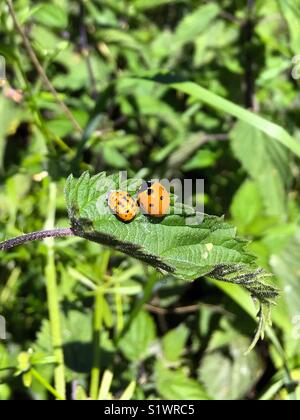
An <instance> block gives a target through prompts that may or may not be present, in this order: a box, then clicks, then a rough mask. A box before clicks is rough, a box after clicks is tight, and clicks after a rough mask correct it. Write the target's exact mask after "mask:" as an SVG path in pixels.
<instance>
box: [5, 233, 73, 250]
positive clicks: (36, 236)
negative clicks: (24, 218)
mask: <svg viewBox="0 0 300 420" xmlns="http://www.w3.org/2000/svg"><path fill="white" fill-rule="evenodd" d="M66 236H74V232H73V231H72V229H71V228H64V229H51V230H41V231H39V232H32V233H27V234H26V235H21V236H18V237H16V238H12V239H8V240H7V241H4V242H0V251H7V250H8V249H11V248H14V247H16V246H19V245H22V244H25V243H27V242H32V241H37V240H41V239H46V238H63V237H66Z"/></svg>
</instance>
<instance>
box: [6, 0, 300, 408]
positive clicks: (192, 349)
mask: <svg viewBox="0 0 300 420" xmlns="http://www.w3.org/2000/svg"><path fill="white" fill-rule="evenodd" d="M13 5H14V6H13V7H14V9H15V13H16V19H17V22H18V25H20V27H21V30H22V31H23V32H22V33H23V35H24V36H25V39H26V40H27V42H28V43H29V44H30V45H31V47H32V49H33V51H34V52H35V54H36V56H37V57H38V60H39V62H40V63H41V65H42V69H43V71H44V72H45V73H46V74H47V76H48V78H49V81H50V83H51V85H52V86H53V87H54V88H55V89H56V90H57V92H59V94H58V97H55V95H53V92H50V91H49V86H48V85H47V84H45V80H44V77H43V72H38V71H37V69H36V66H34V65H33V63H32V57H30V55H29V54H28V46H27V49H26V48H25V46H24V38H22V36H21V34H20V31H18V28H17V27H16V25H15V23H14V22H13V19H12V16H11V14H10V12H9V9H8V6H7V2H6V1H4V0H1V3H0V39H1V43H0V54H1V55H2V56H4V57H5V59H6V77H7V82H6V84H5V85H4V86H3V87H2V90H1V91H0V182H1V185H0V227H1V229H0V239H1V240H4V239H7V238H10V237H13V236H17V235H20V234H21V233H23V232H31V231H36V230H40V229H43V228H45V227H47V228H51V227H53V226H58V227H59V226H63V227H65V226H68V225H69V222H68V219H67V213H66V206H65V201H64V195H63V188H64V185H65V181H66V177H67V176H68V175H69V174H70V173H73V174H74V175H76V176H78V175H80V174H81V173H82V172H83V171H85V170H89V171H90V172H91V173H93V174H95V173H98V172H100V171H104V170H106V171H108V172H109V173H114V172H116V171H118V170H127V171H128V174H129V176H130V177H142V178H145V179H151V178H153V177H158V178H159V177H165V176H168V177H179V178H192V179H196V178H204V179H205V195H204V197H203V199H204V202H205V210H206V213H209V214H215V215H219V216H221V215H223V214H225V216H226V220H227V221H231V222H232V224H233V225H235V226H237V229H238V233H239V235H240V236H242V237H244V238H245V239H249V240H250V241H251V244H250V250H251V251H252V252H253V253H254V255H255V256H256V257H257V258H258V262H259V265H260V266H262V267H264V268H265V269H266V270H268V271H270V272H272V273H273V274H274V275H275V277H274V280H272V281H274V283H275V284H276V285H277V286H278V287H280V288H281V290H282V294H281V297H280V299H279V300H278V302H277V306H276V307H275V308H274V310H273V315H272V317H273V330H272V331H271V330H269V331H268V334H267V337H266V339H265V340H264V341H262V342H260V343H259V345H258V347H257V348H256V349H255V351H253V352H252V353H250V355H248V356H245V355H244V352H245V350H246V349H247V347H248V346H249V344H250V342H251V340H252V337H253V330H254V329H255V319H254V317H253V310H254V305H253V304H252V302H251V299H250V298H249V296H248V295H247V294H246V292H244V291H243V290H242V289H241V288H239V287H238V286H233V285H230V284H226V283H217V282H214V281H210V280H209V279H206V278H201V279H199V280H197V281H194V282H192V283H190V282H183V281H182V280H177V279H175V278H174V277H172V276H171V275H167V276H164V277H163V278H162V277H158V276H157V274H156V272H155V271H154V270H153V269H152V268H149V267H145V266H144V265H143V264H142V263H140V262H138V261H136V260H134V259H132V258H129V257H125V256H124V255H123V254H120V253H118V252H116V251H112V250H107V249H105V248H104V247H100V246H99V245H97V244H93V243H90V242H87V241H83V240H81V239H79V238H66V239H61V240H56V241H55V242H54V241H53V240H47V241H44V242H39V243H34V244H30V245H27V246H22V247H19V248H15V249H14V250H12V251H10V252H7V253H4V252H3V253H1V260H0V267H1V271H0V314H1V315H3V316H5V318H6V321H7V330H8V337H7V340H6V341H1V342H0V399H1V400H9V399H14V400H16V399H43V400H44V399H53V398H61V397H62V398H64V397H65V395H64V394H65V390H66V396H67V398H68V399H71V398H73V399H75V398H76V399H86V398H87V396H91V397H92V398H98V396H99V398H100V399H109V398H112V397H114V398H118V399H119V398H123V399H130V398H134V399H151V398H152V399H170V400H172V399H231V400H237V399H251V400H253V399H254V400H257V399H265V400H272V399H296V398H299V397H300V389H299V386H298V384H299V379H300V262H299V261H300V260H299V246H300V206H299V204H300V201H299V185H300V171H299V156H300V153H299V148H300V140H299V138H300V123H299V116H300V115H299V100H300V96H299V88H300V84H299V81H298V79H297V67H299V64H298V59H297V54H298V53H300V51H299V45H300V2H299V0H256V1H254V0H253V1H251V0H249V1H248V2H247V1H246V0H244V1H242V0H221V1H195V0H151V1H150V0H131V1H130V0H101V1H100V0H94V1H89V0H85V1H84V0H82V1H72V0H51V1H40V0H39V1H29V0H14V2H13ZM298 58H299V57H298ZM299 62H300V60H299ZM158 73H172V74H173V75H175V76H176V77H180V78H181V80H185V81H190V82H194V83H195V84H197V85H200V86H202V87H203V88H205V89H207V90H208V91H209V92H212V93H214V94H216V95H218V96H217V97H216V98H217V99H218V98H219V97H223V98H226V99H227V100H229V101H230V102H232V103H235V104H238V105H240V106H241V107H242V108H245V109H247V108H248V109H251V110H252V111H253V112H255V113H257V114H258V115H260V116H262V117H264V118H266V119H267V120H269V121H273V122H274V123H276V124H277V125H278V126H279V127H282V129H281V130H280V128H279V127H278V126H268V125H266V124H267V122H266V121H265V120H263V121H264V122H263V123H261V124H258V123H257V124H256V123H255V122H253V120H251V118H249V120H247V117H246V118H242V116H241V117H240V120H236V118H234V116H237V115H236V114H235V113H234V112H232V109H231V108H230V106H228V109H226V106H225V108H224V106H223V107H222V106H221V107H220V106H218V105H217V99H216V98H215V100H214V101H212V102H214V103H212V102H211V101H209V100H204V101H201V97H199V95H198V97H196V96H197V94H195V95H193V92H184V91H182V90H180V89H177V88H176V87H175V89H173V88H170V86H168V84H163V83H160V84H159V83H151V82H149V81H146V80H143V78H145V77H146V76H147V77H153V76H154V75H156V74H158ZM299 73H300V71H299ZM292 74H293V75H294V77H292ZM299 76H300V74H299ZM205 92H206V91H205ZM200 96H201V95H200ZM203 99H204V98H203ZM62 102H63V103H64V104H65V105H66V106H67V107H68V109H69V110H70V111H71V113H72V115H73V116H74V119H75V120H76V122H77V123H76V122H75V121H74V120H72V118H71V119H70V115H67V113H66V112H65V109H62ZM209 105H211V106H209ZM229 105H230V104H229ZM226 111H227V112H226ZM247 115H248V114H247ZM255 121H256V120H255ZM78 124H79V127H78ZM283 129H284V130H286V131H284V130H283ZM287 132H288V133H289V134H290V136H289V135H288V134H287ZM278 140H279V141H278ZM281 143H283V144H281ZM58 302H59V305H60V315H61V317H60V321H59V320H58V321H57V319H56V316H57V303H58ZM99 308H101V309H100V310H99ZM59 324H60V325H59ZM58 327H59V328H58ZM60 348H61V349H62V351H61V350H60ZM98 358H99V360H100V369H99V368H98V365H97V363H95V361H96V362H97V360H98ZM65 385H66V387H65ZM99 388H100V393H99Z"/></svg>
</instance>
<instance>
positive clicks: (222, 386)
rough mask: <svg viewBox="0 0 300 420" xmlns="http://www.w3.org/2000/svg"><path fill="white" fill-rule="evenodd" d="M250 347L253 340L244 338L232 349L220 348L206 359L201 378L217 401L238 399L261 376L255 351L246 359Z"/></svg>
mask: <svg viewBox="0 0 300 420" xmlns="http://www.w3.org/2000/svg"><path fill="white" fill-rule="evenodd" d="M222 334H223V335H224V334H226V332H223V333H222ZM247 346H249V341H248V340H247V339H246V338H243V337H241V336H240V337H238V338H235V339H234V340H232V342H231V344H230V345H229V346H228V349H224V348H223V349H222V348H220V349H218V350H215V351H213V352H211V353H208V354H206V355H205V356H204V357H203V359H202V362H201V367H200V369H199V379H200V380H201V382H203V384H204V386H205V389H206V391H207V392H208V393H209V395H213V396H214V398H215V399H217V400H238V399H241V398H243V397H245V396H246V394H247V392H248V391H249V390H250V389H251V388H252V387H253V386H254V385H255V383H256V382H257V381H258V379H259V377H260V375H261V363H260V360H259V358H258V356H257V355H256V354H255V353H254V352H252V353H251V354H250V355H247V356H245V354H244V352H245V348H247Z"/></svg>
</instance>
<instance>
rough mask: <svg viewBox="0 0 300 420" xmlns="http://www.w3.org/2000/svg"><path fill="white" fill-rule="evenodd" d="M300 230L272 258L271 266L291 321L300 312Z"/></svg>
mask: <svg viewBox="0 0 300 420" xmlns="http://www.w3.org/2000/svg"><path fill="white" fill-rule="evenodd" d="M299 247H300V229H298V230H297V231H296V233H295V234H294V235H293V237H292V238H291V239H290V240H289V242H288V243H287V244H286V245H285V247H284V249H283V250H282V251H281V252H280V253H278V254H273V255H272V256H271V260H270V263H271V266H272V268H273V270H274V273H275V274H276V276H278V277H279V279H280V281H281V286H282V289H283V298H284V300H285V302H286V304H287V309H288V312H289V315H290V319H291V320H293V319H296V318H294V317H297V316H299V310H300V261H299Z"/></svg>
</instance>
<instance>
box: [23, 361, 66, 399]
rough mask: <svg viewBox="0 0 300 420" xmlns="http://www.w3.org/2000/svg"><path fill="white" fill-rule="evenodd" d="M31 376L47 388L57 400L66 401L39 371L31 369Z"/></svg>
mask: <svg viewBox="0 0 300 420" xmlns="http://www.w3.org/2000/svg"><path fill="white" fill-rule="evenodd" d="M30 373H31V375H32V376H33V377H34V378H35V379H36V380H37V381H38V382H39V383H40V384H41V385H42V386H43V387H44V388H45V389H47V390H48V391H49V392H50V393H51V394H52V395H53V396H54V397H55V398H56V399H57V400H60V401H64V400H65V398H63V397H62V396H61V395H60V394H59V393H58V392H57V391H56V389H54V388H53V386H51V385H50V384H49V383H48V382H47V381H46V379H44V378H43V377H42V376H41V375H40V374H39V373H38V371H37V370H35V369H34V368H31V370H30Z"/></svg>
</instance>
